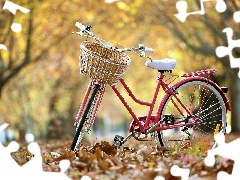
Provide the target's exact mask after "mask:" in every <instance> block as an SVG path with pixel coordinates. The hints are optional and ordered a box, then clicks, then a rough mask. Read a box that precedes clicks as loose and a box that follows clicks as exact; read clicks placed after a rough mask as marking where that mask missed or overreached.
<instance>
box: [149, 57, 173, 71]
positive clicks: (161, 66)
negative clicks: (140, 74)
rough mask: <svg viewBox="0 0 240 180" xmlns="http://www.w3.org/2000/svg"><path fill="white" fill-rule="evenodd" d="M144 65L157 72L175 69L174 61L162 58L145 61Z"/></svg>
mask: <svg viewBox="0 0 240 180" xmlns="http://www.w3.org/2000/svg"><path fill="white" fill-rule="evenodd" d="M145 65H146V66H147V67H150V68H153V69H157V70H159V71H170V70H172V69H174V68H175V67H176V65H177V62H176V60H175V59H169V58H164V59H161V60H152V61H146V63H145Z"/></svg>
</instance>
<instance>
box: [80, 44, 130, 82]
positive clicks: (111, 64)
mask: <svg viewBox="0 0 240 180" xmlns="http://www.w3.org/2000/svg"><path fill="white" fill-rule="evenodd" d="M80 49H81V55H80V57H79V61H80V62H79V65H80V73H81V74H83V75H88V76H90V77H91V78H92V79H95V80H97V81H99V82H101V83H106V84H110V85H115V84H117V83H118V80H119V79H120V78H121V77H122V75H123V74H124V72H125V70H126V69H127V67H128V65H129V64H130V62H131V60H130V58H129V56H127V55H126V54H125V53H123V52H119V51H115V50H111V49H108V48H105V47H103V46H101V45H100V44H98V43H95V42H89V41H84V42H82V44H81V45H80Z"/></svg>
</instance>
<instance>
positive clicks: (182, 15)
mask: <svg viewBox="0 0 240 180" xmlns="http://www.w3.org/2000/svg"><path fill="white" fill-rule="evenodd" d="M207 1H212V0H200V10H199V11H193V12H187V9H188V4H187V2H186V1H185V0H179V1H178V2H176V9H177V11H178V14H175V16H176V17H177V18H178V19H179V20H180V21H181V22H185V21H186V19H187V17H188V16H190V15H194V14H199V15H203V14H205V8H204V4H203V3H204V2H207ZM216 1H217V3H216V5H215V9H216V10H217V11H218V12H220V13H222V12H224V11H226V9H227V5H226V3H225V2H224V0H216Z"/></svg>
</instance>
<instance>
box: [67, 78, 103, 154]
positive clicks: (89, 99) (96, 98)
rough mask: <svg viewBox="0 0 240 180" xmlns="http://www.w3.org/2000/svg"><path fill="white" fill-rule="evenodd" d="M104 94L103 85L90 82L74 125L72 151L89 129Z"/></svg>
mask: <svg viewBox="0 0 240 180" xmlns="http://www.w3.org/2000/svg"><path fill="white" fill-rule="evenodd" d="M91 91H92V94H91ZM104 92H105V85H104V84H99V83H96V82H94V81H91V82H90V84H89V86H88V88H87V91H86V94H85V96H84V99H83V101H82V104H81V106H80V108H79V110H78V113H77V117H76V120H75V123H74V125H75V126H76V133H75V136H74V140H73V142H72V145H71V150H72V151H75V150H76V148H77V146H78V145H79V143H80V142H81V140H82V138H83V136H84V134H85V133H86V132H88V131H89V130H90V129H91V127H92V125H93V123H94V120H95V117H96V114H97V110H98V107H99V106H100V104H101V101H102V97H103V94H104ZM90 94H91V96H90Z"/></svg>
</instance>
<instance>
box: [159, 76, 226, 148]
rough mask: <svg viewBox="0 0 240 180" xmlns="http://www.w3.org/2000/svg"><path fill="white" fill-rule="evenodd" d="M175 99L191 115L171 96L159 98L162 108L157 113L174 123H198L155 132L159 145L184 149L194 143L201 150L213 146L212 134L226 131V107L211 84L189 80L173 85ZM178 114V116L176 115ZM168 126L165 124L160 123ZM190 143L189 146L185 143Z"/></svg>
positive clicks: (217, 90)
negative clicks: (196, 121) (195, 119)
mask: <svg viewBox="0 0 240 180" xmlns="http://www.w3.org/2000/svg"><path fill="white" fill-rule="evenodd" d="M173 88H174V90H175V92H176V95H177V97H178V99H179V100H180V101H181V102H182V103H183V104H184V105H185V106H186V107H187V109H188V110H189V111H190V112H191V114H192V115H191V116H190V115H189V114H188V113H187V112H186V110H184V109H183V107H182V106H181V105H180V104H179V103H177V100H176V98H175V97H174V96H173V95H170V94H168V95H166V96H165V97H164V98H163V101H162V105H163V108H162V110H161V113H160V117H161V119H163V118H164V116H170V117H173V118H174V120H173V121H174V122H177V121H183V120H184V121H185V122H186V123H187V122H191V121H193V117H194V118H197V119H199V120H200V122H201V123H200V124H199V125H194V126H188V127H186V126H185V127H181V128H175V129H169V130H164V131H159V132H158V138H159V141H160V144H161V145H162V146H165V147H167V148H179V149H181V148H186V147H189V146H191V147H193V146H194V145H196V144H198V145H200V146H202V147H204V148H212V147H214V145H215V141H214V133H217V132H220V131H221V132H223V133H225V130H226V124H227V123H226V118H227V115H226V106H225V103H224V100H223V97H222V95H221V93H222V92H221V90H220V89H219V88H218V87H217V85H216V84H215V83H213V82H212V81H208V80H207V79H204V78H199V79H198V78H189V79H188V80H185V81H184V80H183V81H181V82H180V83H178V84H177V85H175V86H173ZM180 112H181V113H180ZM164 123H169V122H166V121H165V122H162V124H164ZM189 143H190V144H189Z"/></svg>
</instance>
